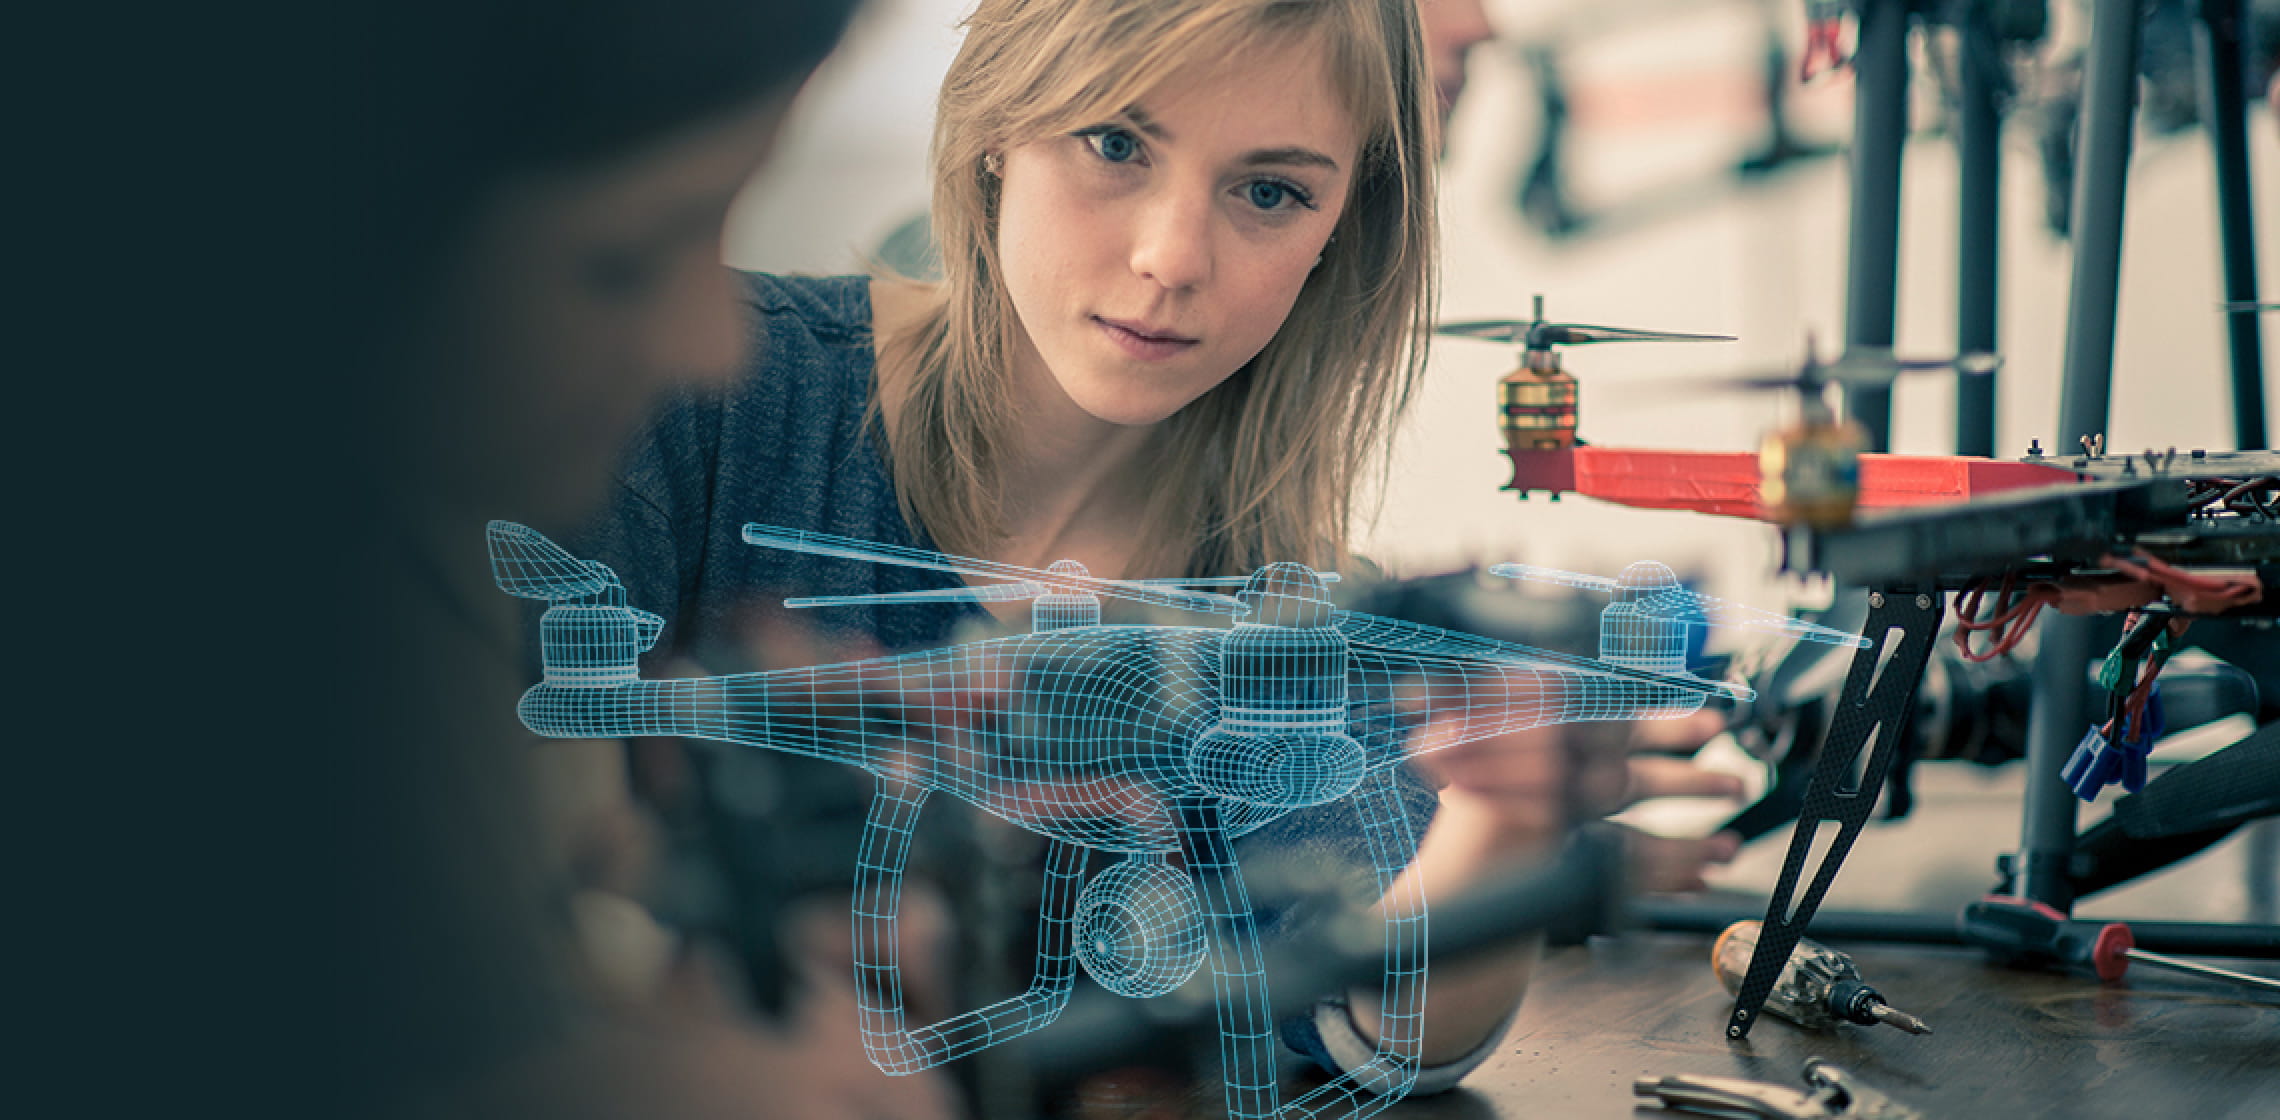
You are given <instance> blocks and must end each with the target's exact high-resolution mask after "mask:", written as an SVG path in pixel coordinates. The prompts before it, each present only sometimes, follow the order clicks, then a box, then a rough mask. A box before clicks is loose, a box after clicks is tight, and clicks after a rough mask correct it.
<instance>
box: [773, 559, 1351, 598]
mask: <svg viewBox="0 0 2280 1120" xmlns="http://www.w3.org/2000/svg"><path fill="white" fill-rule="evenodd" d="M1063 564H1073V561H1068V560H1059V561H1055V562H1054V564H1053V567H1051V568H1048V569H1046V570H1047V571H1053V570H1055V569H1059V568H1061V565H1063ZM1062 574H1064V575H1067V574H1076V575H1083V574H1085V573H1084V572H1083V570H1082V569H1081V568H1080V569H1078V570H1076V571H1075V572H1074V573H1071V572H1069V571H1068V570H1066V569H1063V570H1062ZM1316 574H1317V575H1320V576H1321V577H1322V582H1324V583H1336V582H1338V573H1336V572H1318V573H1316ZM1250 581H1251V577H1249V576H1198V577H1195V578H1193V579H1120V580H1110V581H1107V582H1111V583H1121V584H1126V585H1130V586H1136V587H1144V588H1156V587H1241V586H1243V585H1244V584H1246V583H1249V582H1250ZM1055 593H1059V594H1067V593H1068V591H1067V589H1065V588H1056V587H1047V586H1045V585H1044V584H1042V583H1038V582H1036V581H1035V580H1026V579H1025V580H1022V581H1021V582H1019V583H992V584H984V585H982V586H980V587H937V588H929V589H927V590H924V591H880V592H875V593H872V594H868V595H804V596H801V597H799V598H795V599H786V600H784V605H785V606H787V607H862V606H894V605H895V604H898V603H1016V602H1020V601H1021V600H1024V599H1036V598H1039V597H1041V596H1045V595H1052V594H1055Z"/></svg>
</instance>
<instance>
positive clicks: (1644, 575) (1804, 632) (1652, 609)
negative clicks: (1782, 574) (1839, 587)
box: [1488, 564, 1869, 649]
mask: <svg viewBox="0 0 2280 1120" xmlns="http://www.w3.org/2000/svg"><path fill="white" fill-rule="evenodd" d="M1488 571H1489V574H1491V575H1498V576H1503V577H1505V578H1507V579H1524V580H1532V581H1535V582H1538V583H1553V584H1558V585H1560V586H1562V587H1573V588H1576V589H1578V590H1583V591H1596V592H1599V593H1600V594H1603V595H1611V596H1616V597H1617V598H1618V599H1624V598H1627V599H1629V600H1630V601H1631V602H1633V603H1636V604H1637V605H1638V607H1639V608H1640V609H1641V610H1642V611H1645V612H1646V613H1649V614H1654V615H1658V616H1660V617H1664V618H1670V619H1675V620H1678V621H1683V622H1690V623H1695V624H1697V625H1703V626H1734V627H1738V628H1740V629H1744V630H1757V631H1760V632H1772V633H1778V634H1783V635H1786V636H1789V637H1794V638H1797V639H1800V640H1802V641H1808V642H1820V643H1823V644H1825V645H1832V646H1851V647H1853V648H1855V649H1865V648H1867V647H1868V644H1869V643H1868V639H1866V638H1863V637H1861V636H1860V635H1858V634H1853V633H1848V632H1846V631H1843V630H1835V629H1831V628H1829V627H1826V626H1819V625H1815V624H1814V623H1810V622H1806V621H1804V620H1802V619H1795V618H1791V617H1789V616H1788V615H1784V614H1777V613H1775V612H1773V611H1767V610H1759V609H1758V608H1756V607H1747V606H1743V605H1741V604H1739V603H1729V602H1727V601H1725V600H1723V599H1719V598H1715V597H1713V596H1709V595H1704V594H1701V593H1700V592H1696V591H1689V590H1687V589H1686V588H1685V587H1684V586H1682V585H1680V584H1679V583H1678V581H1677V577H1676V576H1674V575H1672V574H1671V571H1670V569H1669V568H1666V567H1664V566H1662V565H1660V564H1633V565H1631V566H1630V567H1629V568H1626V569H1624V576H1625V578H1624V579H1620V580H1616V579H1608V578H1607V577H1605V576H1594V575H1585V574H1583V573H1581V572H1569V571H1562V570H1560V569H1558V568H1543V567H1538V566H1536V565H1534V564H1494V565H1491V566H1490V567H1489V569H1488Z"/></svg>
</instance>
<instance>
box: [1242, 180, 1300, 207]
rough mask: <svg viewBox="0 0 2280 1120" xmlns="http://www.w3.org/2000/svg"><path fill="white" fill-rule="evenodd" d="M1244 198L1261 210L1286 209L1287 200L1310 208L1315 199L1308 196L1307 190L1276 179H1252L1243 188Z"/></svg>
mask: <svg viewBox="0 0 2280 1120" xmlns="http://www.w3.org/2000/svg"><path fill="white" fill-rule="evenodd" d="M1243 198H1244V200H1245V201H1248V202H1249V203H1250V204H1251V205H1253V206H1256V207H1258V208H1259V209H1261V210H1280V209H1284V206H1283V203H1285V202H1295V203H1297V204H1299V205H1300V206H1304V207H1306V208H1307V209H1310V210H1311V209H1313V208H1314V200H1313V199H1311V198H1308V197H1307V195H1306V192H1305V191H1302V190H1299V189H1298V188H1297V187H1294V186H1291V185H1290V184H1289V183H1284V182H1279V181H1277V180H1274V179H1253V180H1251V182H1250V183H1249V184H1248V185H1246V186H1245V187H1244V188H1243Z"/></svg>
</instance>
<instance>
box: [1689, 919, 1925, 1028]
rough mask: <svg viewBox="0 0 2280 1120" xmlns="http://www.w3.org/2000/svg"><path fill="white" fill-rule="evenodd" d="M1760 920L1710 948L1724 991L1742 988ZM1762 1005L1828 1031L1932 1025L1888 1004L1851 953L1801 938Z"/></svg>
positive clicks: (1736, 927)
mask: <svg viewBox="0 0 2280 1120" xmlns="http://www.w3.org/2000/svg"><path fill="white" fill-rule="evenodd" d="M1761 928H1762V927H1761V923H1758V922H1735V923H1734V924H1733V925H1730V926H1727V927H1726V931H1725V932H1724V933H1721V934H1719V935H1718V940H1717V942H1716V943H1715V944H1714V945H1712V946H1711V948H1710V966H1711V968H1712V969H1714V970H1715V971H1716V972H1717V973H1718V980H1719V982H1720V983H1722V984H1724V985H1725V986H1726V991H1727V993H1728V994H1732V993H1735V992H1739V991H1741V989H1742V978H1743V977H1745V976H1747V975H1748V974H1749V970H1750V957H1751V955H1752V954H1754V953H1755V952H1756V951H1757V943H1758V933H1759V931H1760V929H1761ZM1765 1009H1766V1010H1767V1011H1771V1012H1773V1013H1774V1014H1776V1015H1779V1016H1781V1017H1782V1018H1784V1019H1787V1020H1789V1021H1790V1022H1792V1023H1795V1024H1797V1025H1798V1026H1801V1027H1808V1028H1812V1029H1814V1030H1821V1029H1826V1028H1828V1027H1833V1026H1836V1025H1837V1024H1838V1023H1840V1022H1843V1023H1859V1024H1860V1025H1862V1026H1864V1027H1868V1026H1875V1025H1876V1024H1878V1023H1884V1024H1886V1025H1888V1026H1894V1027H1898V1028H1900V1029H1901V1030H1904V1031H1907V1032H1908V1033H1909V1034H1930V1033H1932V1028H1930V1027H1929V1026H1926V1025H1925V1024H1924V1021H1923V1020H1922V1019H1918V1018H1916V1017H1915V1016H1913V1015H1910V1014H1908V1013H1907V1012H1905V1011H1902V1010H1900V1009H1898V1008H1896V1007H1893V1006H1892V1005H1891V1004H1889V1003H1886V1002H1884V995H1883V993H1881V992H1878V991H1877V990H1876V989H1875V988H1871V987H1869V986H1868V983H1867V982H1866V981H1864V980H1862V979H1861V977H1860V966H1858V965H1856V964H1854V963H1853V959H1852V958H1851V957H1848V956H1846V955H1845V954H1843V953H1840V952H1838V951H1836V950H1835V949H1831V948H1829V947H1828V946H1826V945H1823V944H1821V943H1819V942H1816V941H1808V940H1799V941H1798V942H1797V948H1796V949H1795V950H1794V951H1792V952H1791V953H1790V954H1789V963H1788V964H1785V965H1783V966H1782V968H1781V974H1780V975H1779V976H1778V977H1776V978H1775V979H1774V982H1773V991H1772V992H1771V993H1770V994H1768V995H1767V996H1766V1001H1765Z"/></svg>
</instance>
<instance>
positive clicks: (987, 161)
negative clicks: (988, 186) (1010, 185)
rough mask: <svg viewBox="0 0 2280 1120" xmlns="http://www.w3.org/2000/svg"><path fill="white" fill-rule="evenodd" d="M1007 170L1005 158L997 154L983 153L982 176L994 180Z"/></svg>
mask: <svg viewBox="0 0 2280 1120" xmlns="http://www.w3.org/2000/svg"><path fill="white" fill-rule="evenodd" d="M1004 170H1005V157H1004V156H1002V155H999V154H998V153H996V152H983V153H982V174H984V175H987V176H989V177H990V178H992V179H995V178H997V177H998V175H999V174H1000V173H1002V172H1003V171H1004Z"/></svg>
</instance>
